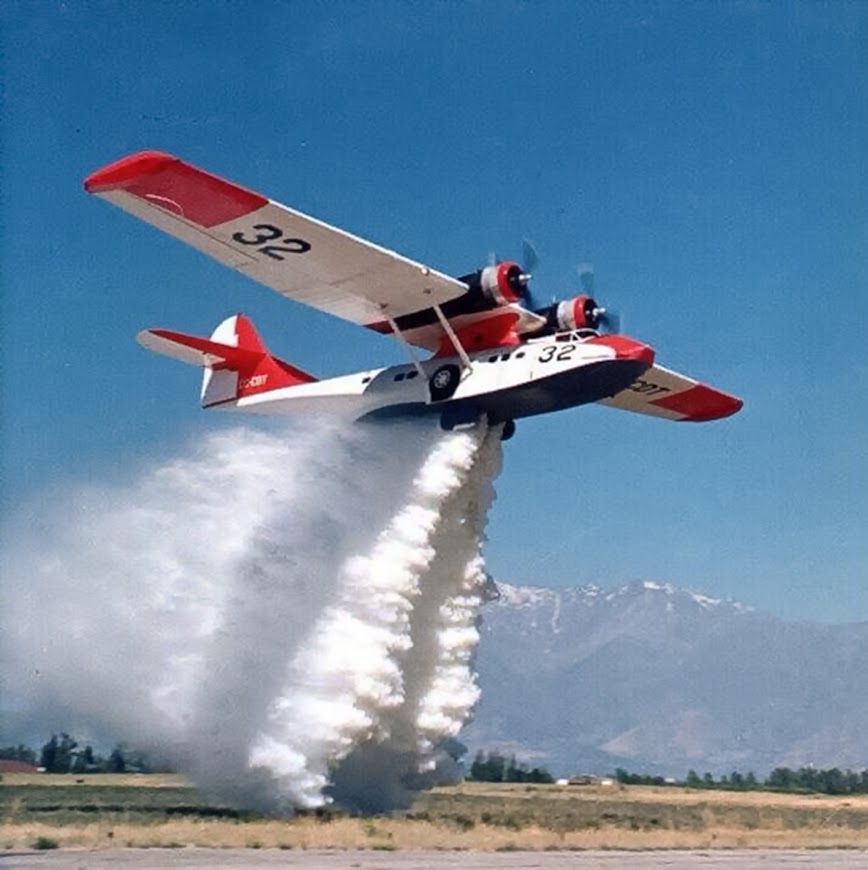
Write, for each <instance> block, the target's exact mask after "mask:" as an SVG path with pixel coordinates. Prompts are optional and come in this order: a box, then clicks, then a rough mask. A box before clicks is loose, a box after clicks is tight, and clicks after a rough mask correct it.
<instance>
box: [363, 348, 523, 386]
mask: <svg viewBox="0 0 868 870" xmlns="http://www.w3.org/2000/svg"><path fill="white" fill-rule="evenodd" d="M523 356H524V351H523V350H519V351H516V352H515V353H499V354H495V355H494V356H490V357H488V359H487V360H486V362H490V363H496V362H506V361H507V360H508V359H510V358H512V357H515V358H516V359H521V358H522V357H523ZM417 377H419V372H418V371H416V369H410V371H408V372H398V373H397V374H396V375H395V376H394V377H393V380H395V381H412V380H413V378H417ZM370 380H371V378H370V377H369V376H365V377H364V378H362V383H363V384H367V383H369V382H370Z"/></svg>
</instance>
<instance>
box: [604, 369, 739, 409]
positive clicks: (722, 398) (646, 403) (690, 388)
mask: <svg viewBox="0 0 868 870" xmlns="http://www.w3.org/2000/svg"><path fill="white" fill-rule="evenodd" d="M600 404H601V405H608V406H609V407H610V408H621V409H622V410H624V411H635V412H636V413H638V414H650V415H651V416H652V417H663V418H664V419H666V420H685V421H693V422H702V421H704V420H717V419H719V418H720V417H728V416H729V415H730V414H734V413H735V412H736V411H738V410H739V409H740V408H741V406H742V405H743V402H742V400H741V399H738V398H736V397H735V396H731V395H730V394H729V393H724V392H722V391H721V390H717V389H715V388H714V387H709V386H708V385H707V384H703V383H700V382H699V381H695V380H693V378H688V377H687V376H686V375H681V374H678V372H673V371H670V370H669V369H665V368H663V366H658V365H654V366H652V367H651V368H650V369H648V371H647V372H645V374H643V375H642V377H641V378H639V380H637V381H634V382H633V383H632V384H630V386H629V387H627V389H626V390H621V392H620V393H617V394H615V395H614V396H612V398H610V399H602V400H600Z"/></svg>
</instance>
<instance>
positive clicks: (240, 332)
mask: <svg viewBox="0 0 868 870" xmlns="http://www.w3.org/2000/svg"><path fill="white" fill-rule="evenodd" d="M136 340H137V341H138V342H139V344H141V345H142V347H146V348H147V349H148V350H152V351H154V352H155V353H161V354H163V355H165V356H170V357H172V358H173V359H177V360H180V361H181V362H185V363H188V364H189V365H195V366H202V367H203V368H204V369H205V373H204V377H203V379H202V407H203V408H210V407H213V406H214V405H222V404H224V403H226V402H231V401H235V400H237V399H242V398H245V397H246V396H253V395H256V394H258V393H265V392H268V391H270V390H276V389H280V388H281V387H292V386H296V385H297V384H308V383H312V382H313V381H315V380H316V378H315V377H314V376H313V375H310V374H308V373H307V372H305V371H302V369H299V368H296V366H294V365H292V364H291V363H288V362H285V361H284V360H282V359H278V358H277V357H276V356H272V355H271V354H270V353H269V352H268V350H267V348H266V347H265V345H264V344H263V343H262V339H260V337H259V336H258V335H257V333H256V330H255V329H254V328H253V324H252V323H251V322H250V319H249V318H248V317H246V316H245V315H243V314H235V315H233V316H232V317H227V318H226V320H224V321H223V322H222V323H221V324H220V325H219V326H218V327H217V328H216V329H215V330H214V332H213V333H212V334H211V337H210V338H202V337H200V336H197V335H187V334H186V333H184V332H176V331H175V330H171V329H144V330H142V331H141V332H140V333H139V334H138V335H137V336H136Z"/></svg>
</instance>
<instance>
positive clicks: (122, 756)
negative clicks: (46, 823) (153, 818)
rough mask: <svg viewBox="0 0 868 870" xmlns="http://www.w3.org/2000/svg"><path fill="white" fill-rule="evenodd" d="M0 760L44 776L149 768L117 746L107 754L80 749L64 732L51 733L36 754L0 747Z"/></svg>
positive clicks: (135, 754)
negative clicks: (41, 770)
mask: <svg viewBox="0 0 868 870" xmlns="http://www.w3.org/2000/svg"><path fill="white" fill-rule="evenodd" d="M0 759H6V760H8V761H23V762H24V763H25V764H32V765H33V766H34V767H42V768H45V771H46V772H47V773H124V772H126V771H128V770H133V771H140V772H143V773H147V772H149V771H150V765H149V764H148V760H147V758H146V757H145V756H144V755H142V753H140V752H135V751H133V750H130V749H129V748H128V747H126V746H124V744H122V743H118V744H117V745H116V746H115V747H114V749H112V751H111V752H110V753H109V754H108V755H100V754H99V753H97V752H94V750H93V747H92V746H90V745H89V744H86V745H84V746H80V745H79V744H78V741H77V740H76V739H75V738H74V737H71V736H70V735H69V734H67V733H66V732H65V731H63V732H61V733H60V734H52V735H51V737H50V738H49V739H48V740H47V741H46V742H45V743H44V744H43V746H42V748H41V749H40V750H39V752H37V751H36V750H34V749H31V748H30V747H29V746H24V745H23V744H21V743H19V744H18V746H4V747H0Z"/></svg>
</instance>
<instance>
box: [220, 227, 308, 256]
mask: <svg viewBox="0 0 868 870" xmlns="http://www.w3.org/2000/svg"><path fill="white" fill-rule="evenodd" d="M253 230H257V232H256V234H255V235H254V236H253V237H252V238H249V237H248V235H247V233H246V232H244V231H241V232H237V233H232V239H233V241H236V242H238V244H239V245H251V246H256V247H257V248H259V253H260V254H265V255H266V256H267V257H271V259H272V260H283V259H284V258H283V257H282V256H281V254H306V253H307V252H308V251H309V250H310V242H306V241H305V240H304V239H285V238H283V230H282V229H280V227H276V226H273V225H272V224H254V225H253V228H252V230H251V232H253ZM277 239H280V244H279V245H269V244H268V242H273V241H276V240H277Z"/></svg>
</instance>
